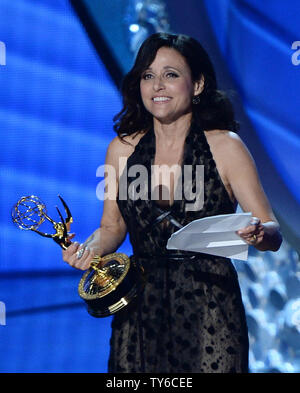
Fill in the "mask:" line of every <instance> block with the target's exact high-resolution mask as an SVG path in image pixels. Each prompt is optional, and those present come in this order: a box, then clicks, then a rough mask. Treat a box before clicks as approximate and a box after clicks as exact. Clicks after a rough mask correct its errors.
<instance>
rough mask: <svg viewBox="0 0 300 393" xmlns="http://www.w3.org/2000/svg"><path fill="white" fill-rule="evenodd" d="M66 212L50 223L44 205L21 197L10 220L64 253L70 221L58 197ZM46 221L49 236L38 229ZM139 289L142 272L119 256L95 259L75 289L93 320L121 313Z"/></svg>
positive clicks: (97, 257)
mask: <svg viewBox="0 0 300 393" xmlns="http://www.w3.org/2000/svg"><path fill="white" fill-rule="evenodd" d="M58 197H59V199H60V201H61V203H62V204H63V207H64V209H65V213H66V219H64V218H63V216H62V214H61V212H60V211H59V209H58V207H56V210H57V212H58V215H59V217H60V219H61V221H60V222H56V221H54V220H53V219H52V218H51V217H49V215H48V214H47V209H46V205H45V204H44V203H43V202H42V201H41V200H40V199H39V198H38V197H37V196H34V195H31V196H26V197H22V198H21V199H20V200H19V201H18V202H17V203H16V204H15V205H14V207H13V209H12V220H13V222H14V223H15V224H16V225H17V226H18V227H19V228H20V229H22V230H31V231H34V232H36V233H37V234H39V235H40V236H43V237H47V238H52V239H53V240H54V241H55V242H56V243H57V244H58V245H59V246H60V247H61V248H62V249H64V250H66V249H67V248H68V247H69V246H70V245H71V244H72V243H71V241H70V240H69V239H68V232H69V230H70V226H71V223H72V222H73V218H72V215H71V212H70V209H69V208H68V206H67V204H66V202H65V201H64V200H63V198H62V197H61V196H58ZM45 220H48V221H49V222H50V223H51V224H52V225H53V228H54V230H55V232H54V233H53V234H49V233H44V232H41V231H39V230H38V228H39V227H40V226H41V225H42V224H43V222H44V221H45ZM142 287H143V272H142V268H141V267H139V266H138V265H137V264H136V263H135V261H134V259H132V260H131V259H130V258H128V256H127V255H126V254H123V253H113V254H108V255H105V256H104V257H100V256H95V257H94V258H93V260H92V263H91V266H90V268H89V269H88V270H87V271H86V272H85V273H84V274H83V276H82V278H81V280H80V282H79V286H78V293H79V296H80V297H81V298H82V299H83V300H84V301H85V303H86V305H87V309H88V312H89V313H90V314H91V315H92V316H94V317H106V316H109V315H112V314H114V313H116V312H117V311H119V310H121V309H122V308H124V307H125V306H127V304H128V303H129V302H131V301H132V300H133V299H134V298H135V297H136V296H137V294H138V292H139V290H140V289H142Z"/></svg>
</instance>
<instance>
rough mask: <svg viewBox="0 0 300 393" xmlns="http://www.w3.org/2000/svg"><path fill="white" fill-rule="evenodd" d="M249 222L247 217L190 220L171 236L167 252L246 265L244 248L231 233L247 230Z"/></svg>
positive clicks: (246, 251)
mask: <svg viewBox="0 0 300 393" xmlns="http://www.w3.org/2000/svg"><path fill="white" fill-rule="evenodd" d="M251 219H252V214H251V213H236V214H223V215H219V216H212V217H205V218H201V219H199V220H194V221H192V222H190V223H189V224H188V225H186V226H185V227H183V228H181V229H179V231H177V232H175V233H173V235H172V236H171V237H170V238H169V240H168V243H167V249H169V250H184V251H194V252H201V253H204V254H210V255H217V256H222V257H227V258H233V259H240V260H243V261H246V260H247V258H248V244H247V243H246V242H245V241H244V240H242V239H241V237H240V236H239V235H237V234H236V233H235V231H237V230H238V229H242V228H244V227H246V226H248V225H249V224H250V222H251Z"/></svg>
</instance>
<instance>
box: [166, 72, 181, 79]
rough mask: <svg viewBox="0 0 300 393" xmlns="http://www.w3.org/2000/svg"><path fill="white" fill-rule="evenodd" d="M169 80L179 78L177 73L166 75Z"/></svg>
mask: <svg viewBox="0 0 300 393" xmlns="http://www.w3.org/2000/svg"><path fill="white" fill-rule="evenodd" d="M166 76H167V78H178V75H177V74H175V72H168V73H167V74H166Z"/></svg>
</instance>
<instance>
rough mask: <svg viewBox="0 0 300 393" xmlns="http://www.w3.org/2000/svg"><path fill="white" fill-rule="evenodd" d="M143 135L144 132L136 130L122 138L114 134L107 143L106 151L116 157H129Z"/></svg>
mask: <svg viewBox="0 0 300 393" xmlns="http://www.w3.org/2000/svg"><path fill="white" fill-rule="evenodd" d="M144 135H145V133H144V132H136V133H134V134H131V135H126V136H125V137H123V138H122V139H123V140H122V139H121V138H119V136H116V137H115V138H114V139H112V141H111V142H110V144H109V145H108V149H107V152H108V154H112V155H114V156H117V157H121V156H122V157H129V156H130V155H131V154H132V153H133V151H134V148H135V146H136V145H137V144H138V142H139V141H140V139H141V138H142V136H144Z"/></svg>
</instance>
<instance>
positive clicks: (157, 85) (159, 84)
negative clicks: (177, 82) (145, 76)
mask: <svg viewBox="0 0 300 393" xmlns="http://www.w3.org/2000/svg"><path fill="white" fill-rule="evenodd" d="M164 88H165V84H164V81H163V78H162V77H161V76H157V77H155V78H154V82H153V89H154V90H155V91H159V90H161V89H164Z"/></svg>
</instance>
